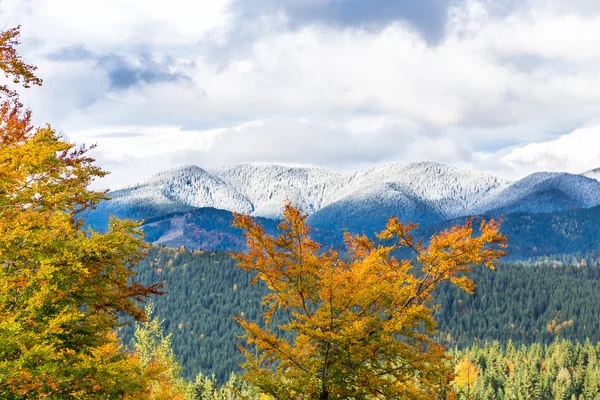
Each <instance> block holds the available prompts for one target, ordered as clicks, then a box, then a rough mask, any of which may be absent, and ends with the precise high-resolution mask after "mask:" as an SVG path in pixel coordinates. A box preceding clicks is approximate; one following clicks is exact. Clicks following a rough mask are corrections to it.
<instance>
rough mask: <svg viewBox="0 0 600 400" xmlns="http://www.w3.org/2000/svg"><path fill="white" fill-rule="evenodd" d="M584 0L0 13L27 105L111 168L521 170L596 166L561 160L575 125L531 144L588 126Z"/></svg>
mask: <svg viewBox="0 0 600 400" xmlns="http://www.w3.org/2000/svg"><path fill="white" fill-rule="evenodd" d="M367 3H368V4H369V7H368V8H365V4H367ZM567 3H568V4H567ZM598 4H600V3H598V2H596V1H585V0H578V1H573V2H564V1H559V0H549V1H542V0H529V1H516V0H515V1H506V2H497V1H491V0H456V1H454V0H452V1H450V0H448V1H442V0H439V1H438V0H422V1H416V0H414V1H413V0H409V1H394V2H393V1H386V0H373V1H370V2H364V1H358V0H346V1H341V0H303V1H300V0H285V1H277V2H276V1H274V0H256V1H253V2H250V1H248V0H244V1H242V0H236V1H229V0H215V1H214V2H213V1H211V2H196V3H194V4H192V3H190V2H187V1H183V0H177V1H175V2H169V3H165V2H159V1H154V0H152V1H148V2H144V3H140V2H138V1H136V0H123V1H117V0H106V1H103V2H94V3H93V4H91V5H87V4H85V5H84V4H82V2H78V1H74V0H53V1H52V2H50V1H49V0H27V1H23V0H3V1H2V2H0V15H2V16H3V17H4V18H6V19H7V23H9V25H13V24H16V23H22V24H23V34H24V36H23V47H22V49H23V52H24V53H23V55H24V57H25V58H26V60H28V61H29V62H33V63H35V64H37V65H38V66H39V72H40V74H41V76H42V78H44V80H45V85H44V87H43V88H41V89H38V88H36V89H31V90H29V91H27V92H26V95H25V97H24V98H25V103H26V104H27V105H29V106H31V107H32V108H33V110H34V118H37V119H38V120H37V121H39V122H40V123H45V122H47V121H49V122H52V124H53V125H55V126H57V127H58V129H59V130H60V131H61V132H64V133H65V134H66V135H68V136H69V137H70V138H73V139H74V140H77V141H78V142H84V141H92V142H97V143H98V145H99V150H98V153H97V154H98V155H99V157H100V158H102V160H103V162H106V163H107V165H110V166H111V168H113V167H114V168H115V173H114V174H113V175H112V176H113V178H111V179H113V180H114V182H117V181H118V180H119V179H121V180H125V179H129V178H130V177H131V176H134V175H135V176H136V177H140V178H141V177H143V176H145V175H147V174H148V173H150V172H151V170H153V168H154V167H153V166H156V167H157V168H158V167H159V166H160V167H161V168H162V167H164V166H166V165H168V166H175V165H178V164H183V163H195V164H199V165H201V166H205V165H213V164H218V163H234V162H279V163H287V164H300V165H321V166H327V167H332V168H336V169H346V168H348V169H354V168H355V167H356V166H362V165H367V164H372V163H378V162H386V161H418V160H435V161H440V162H446V163H451V164H454V165H459V166H467V167H469V166H470V167H474V168H480V169H486V170H489V171H493V172H498V173H500V174H504V175H505V176H511V177H518V176H522V175H524V174H526V173H528V172H531V171H532V170H534V169H535V170H541V169H545V168H546V169H559V168H561V167H560V166H561V165H565V169H567V170H570V171H575V170H578V168H579V169H580V170H584V169H586V168H587V169H590V168H592V167H594V166H593V165H590V167H589V168H588V167H587V164H591V163H592V161H593V160H592V159H593V155H590V156H589V159H586V160H588V161H585V162H583V161H582V160H583V159H580V160H578V161H569V160H568V159H569V157H571V158H572V159H576V158H579V153H578V152H577V146H579V145H581V146H585V144H583V142H582V141H576V140H575V139H571V140H573V141H572V142H568V143H572V144H570V145H568V146H567V145H563V144H561V146H563V147H564V149H565V150H564V151H562V150H561V151H558V150H556V149H555V147H554V145H552V146H550V145H546V144H545V143H550V142H552V141H554V140H558V138H560V137H575V136H577V135H575V136H573V135H574V134H573V132H579V131H580V128H581V129H583V130H586V129H589V128H588V127H590V126H596V125H595V119H596V117H597V115H598V114H599V113H600V91H598V87H600V48H599V47H598V46H597V43H596V40H595V38H596V37H598V36H599V35H600V6H599V5H598ZM88 6H89V7H88ZM59 10H60V11H59ZM90 132H95V133H94V134H92V133H90ZM590 140H591V139H590ZM162 154H166V155H164V156H163V155H162ZM546 154H547V156H546ZM152 160H154V161H152ZM565 163H566V164H565ZM584 164H585V168H584ZM125 165H126V166H127V167H125ZM132 166H136V167H135V170H134V171H137V172H131V173H127V175H126V174H125V172H124V171H125V169H127V168H131V167H132ZM136 179H137V178H136Z"/></svg>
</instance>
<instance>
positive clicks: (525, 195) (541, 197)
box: [476, 172, 600, 213]
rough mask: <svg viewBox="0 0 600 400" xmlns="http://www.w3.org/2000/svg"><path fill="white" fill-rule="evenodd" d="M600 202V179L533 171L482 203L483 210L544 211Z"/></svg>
mask: <svg viewBox="0 0 600 400" xmlns="http://www.w3.org/2000/svg"><path fill="white" fill-rule="evenodd" d="M598 204H600V182H598V181H596V180H594V179H591V178H588V177H586V176H582V175H574V174H567V173H556V172H538V173H534V174H531V175H529V176H527V177H525V178H523V179H521V180H519V181H517V182H515V183H513V184H512V185H510V186H508V187H507V188H506V189H504V190H502V191H499V192H496V193H495V194H493V195H492V196H490V197H489V198H487V199H486V200H485V201H484V202H483V203H482V204H480V205H479V206H478V207H477V208H476V211H478V212H480V213H511V212H542V213H551V212H556V211H562V210H568V209H575V208H589V207H593V206H596V205H598Z"/></svg>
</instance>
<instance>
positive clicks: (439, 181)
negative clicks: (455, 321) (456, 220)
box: [352, 162, 510, 218]
mask: <svg viewBox="0 0 600 400" xmlns="http://www.w3.org/2000/svg"><path fill="white" fill-rule="evenodd" d="M372 184H394V185H393V186H388V187H389V188H390V189H392V190H397V189H396V188H397V187H402V188H404V189H406V190H410V191H411V192H412V193H413V195H414V196H416V197H417V198H419V199H421V200H422V201H425V202H433V203H434V204H435V208H436V209H437V211H438V212H439V213H440V214H441V215H442V216H443V217H445V218H453V217H455V216H462V215H466V214H468V213H469V210H470V209H471V208H472V207H473V206H474V205H475V204H478V203H479V202H481V201H482V200H483V199H485V198H486V197H487V196H489V195H490V194H491V193H492V192H494V191H496V190H498V189H502V188H505V187H507V186H508V185H509V184H510V182H509V181H506V180H503V179H500V178H497V177H495V176H493V175H490V174H485V173H479V172H475V171H470V170H464V169H459V168H455V167H451V166H448V165H444V164H439V163H433V162H418V163H394V164H383V165H377V166H374V167H371V168H366V169H362V170H360V171H357V172H356V173H355V174H354V176H353V179H352V187H353V190H354V191H358V192H360V191H361V190H363V189H364V188H365V187H368V186H369V185H372Z"/></svg>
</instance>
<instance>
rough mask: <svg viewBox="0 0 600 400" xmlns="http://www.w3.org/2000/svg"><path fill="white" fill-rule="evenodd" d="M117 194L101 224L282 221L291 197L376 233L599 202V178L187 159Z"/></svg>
mask: <svg viewBox="0 0 600 400" xmlns="http://www.w3.org/2000/svg"><path fill="white" fill-rule="evenodd" d="M109 195H110V196H111V197H112V200H111V201H108V202H105V203H102V204H101V205H100V206H99V210H98V212H96V214H95V217H94V218H96V220H98V221H102V220H106V219H107V216H108V215H110V214H115V215H117V216H120V217H132V218H135V219H144V218H152V217H157V216H160V215H164V214H168V213H173V212H185V211H189V210H192V209H198V208H205V207H208V208H215V209H221V210H226V211H230V212H237V213H245V214H250V215H252V216H254V217H263V218H271V219H280V218H281V212H282V206H283V204H284V202H285V201H286V199H287V200H289V201H291V202H292V203H293V204H294V205H296V206H298V207H299V208H300V209H301V210H302V211H303V212H304V213H305V214H307V215H308V218H309V223H311V224H312V225H314V226H318V227H321V228H323V229H332V230H336V229H342V228H348V229H351V230H353V231H357V232H360V231H363V232H373V231H374V230H378V229H381V228H382V227H383V226H384V224H385V221H387V219H388V218H389V217H390V216H391V215H396V216H398V217H399V218H400V219H401V220H403V221H413V222H419V223H421V224H425V225H427V224H435V223H439V222H442V221H445V220H450V219H453V218H457V217H463V216H470V215H480V214H481V215H494V214H506V213H514V212H532V213H535V212H549V213H552V212H560V211H564V210H570V209H579V208H589V207H593V206H596V205H598V204H600V181H598V180H596V179H594V178H592V177H589V176H587V175H586V174H581V175H575V174H568V173H548V172H540V173H534V174H532V175H529V176H527V177H525V178H523V179H520V180H518V181H515V182H511V181H508V180H505V179H502V178H499V177H496V176H494V175H492V174H487V173H483V172H476V171H472V170H467V169H460V168H457V167H453V166H448V165H445V164H441V163H435V162H410V163H388V164H379V165H374V166H371V167H367V168H363V169H359V170H357V171H353V172H348V173H338V172H333V171H329V170H327V169H323V168H315V167H285V166H281V165H274V164H269V165H263V164H258V165H257V164H234V165H225V166H221V167H217V168H209V169H203V168H201V167H198V166H195V165H187V166H184V167H180V168H174V169H171V170H167V171H164V172H161V173H159V174H157V175H155V176H153V177H151V178H150V179H148V180H146V181H144V182H140V183H138V184H136V185H132V186H130V187H128V188H125V189H121V190H116V191H114V192H110V193H109ZM94 218H92V220H93V219H94ZM102 223H104V222H102Z"/></svg>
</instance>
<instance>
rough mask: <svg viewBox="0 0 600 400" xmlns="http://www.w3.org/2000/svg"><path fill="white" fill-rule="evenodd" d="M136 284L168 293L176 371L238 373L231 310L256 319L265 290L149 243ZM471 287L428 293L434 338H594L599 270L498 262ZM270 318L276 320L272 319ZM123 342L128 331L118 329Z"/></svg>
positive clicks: (246, 277) (599, 331)
mask: <svg viewBox="0 0 600 400" xmlns="http://www.w3.org/2000/svg"><path fill="white" fill-rule="evenodd" d="M136 271H137V273H138V276H137V278H136V279H137V280H138V281H139V282H141V283H143V284H150V283H154V282H159V281H160V282H164V283H165V290H166V291H167V292H168V293H167V294H165V295H163V296H159V297H157V298H156V299H155V312H156V315H158V316H159V317H161V318H163V319H164V327H165V329H166V331H168V332H170V333H172V334H173V338H172V341H173V349H174V352H175V354H176V355H177V357H178V359H179V360H180V361H181V363H182V365H183V374H184V376H185V377H187V378H189V379H193V378H194V377H195V376H196V375H197V374H198V373H199V372H203V373H204V374H206V375H209V376H210V375H211V374H213V373H214V374H215V376H216V378H217V381H218V382H224V381H226V380H227V379H228V377H229V375H230V373H231V372H232V371H239V364H240V363H241V362H242V361H243V357H242V355H241V353H240V352H239V350H238V348H237V345H238V344H239V343H241V341H240V339H239V338H238V337H239V336H240V335H242V334H243V333H244V332H243V329H241V327H240V326H239V325H238V324H237V323H236V322H235V321H234V320H233V319H232V315H244V316H245V317H246V318H249V319H253V320H257V319H258V318H259V315H260V312H261V310H262V307H261V305H260V299H261V297H262V296H263V295H264V294H265V293H266V288H264V287H263V286H261V285H258V286H252V285H250V282H251V280H252V279H253V276H252V274H250V273H247V272H244V271H242V270H241V269H240V268H238V267H236V266H235V262H234V261H233V260H232V259H231V257H230V256H229V255H228V254H227V253H224V252H216V253H209V252H200V251H188V250H185V249H183V248H180V249H169V248H158V247H154V248H152V249H151V250H150V254H149V256H148V257H147V258H146V259H145V260H143V261H142V262H141V263H140V264H138V266H137V267H136ZM470 276H471V277H472V278H473V280H474V281H475V284H476V285H477V288H476V293H475V294H474V295H469V294H466V293H464V292H460V291H458V290H456V289H455V288H453V287H451V286H450V285H448V286H442V287H440V290H439V291H438V292H437V294H436V299H437V302H438V304H439V305H440V306H439V309H438V310H437V311H436V313H435V319H436V321H437V322H438V331H439V332H438V337H437V339H438V340H439V341H441V342H443V343H444V344H445V345H446V346H448V347H450V348H452V347H459V348H467V347H470V346H471V345H473V344H477V343H482V342H484V341H486V340H487V341H493V340H498V341H500V342H501V343H507V342H508V341H509V340H512V341H513V343H514V344H515V345H517V346H519V345H521V344H527V345H529V344H532V343H541V344H548V343H551V342H553V341H554V340H555V339H556V338H557V337H562V338H567V339H572V340H578V341H581V342H583V341H585V340H586V338H589V339H590V340H591V341H592V342H594V343H595V342H598V341H600V290H599V287H600V268H599V267H596V266H590V265H589V264H583V263H582V264H581V265H577V266H567V265H564V264H562V263H560V262H557V261H552V262H550V261H549V262H543V263H535V264H533V263H521V264H501V265H499V266H498V267H497V268H496V269H495V270H494V271H489V270H487V269H484V268H475V269H474V271H473V272H472V273H471V274H470ZM276 322H277V321H276ZM121 334H122V337H123V338H124V340H125V341H126V342H129V340H130V338H131V336H132V329H131V328H130V327H125V328H124V329H122V332H121Z"/></svg>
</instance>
